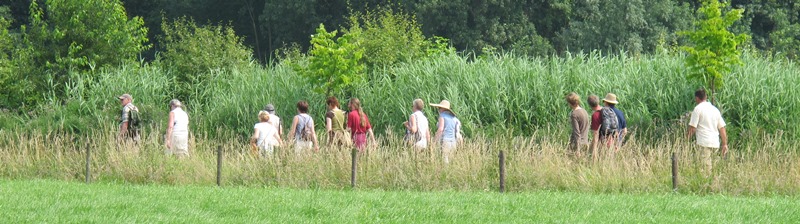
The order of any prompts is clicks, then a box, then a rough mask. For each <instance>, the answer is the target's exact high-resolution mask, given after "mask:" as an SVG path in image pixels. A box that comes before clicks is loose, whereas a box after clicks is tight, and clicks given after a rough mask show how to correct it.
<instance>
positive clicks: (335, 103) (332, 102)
mask: <svg viewBox="0 0 800 224" xmlns="http://www.w3.org/2000/svg"><path fill="white" fill-rule="evenodd" d="M325 103H326V104H328V109H331V110H333V109H334V108H337V107H339V100H338V99H336V97H335V96H330V97H328V100H326V101H325Z"/></svg>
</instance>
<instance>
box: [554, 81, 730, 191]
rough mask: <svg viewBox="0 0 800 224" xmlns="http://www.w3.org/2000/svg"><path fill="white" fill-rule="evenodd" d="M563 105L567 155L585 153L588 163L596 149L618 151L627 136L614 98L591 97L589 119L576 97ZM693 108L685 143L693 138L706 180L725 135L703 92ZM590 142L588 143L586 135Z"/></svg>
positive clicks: (723, 151) (718, 114)
mask: <svg viewBox="0 0 800 224" xmlns="http://www.w3.org/2000/svg"><path fill="white" fill-rule="evenodd" d="M566 101H567V103H568V104H569V105H570V107H571V108H572V112H571V113H570V116H569V117H570V125H571V127H572V132H571V134H570V138H569V139H570V140H569V152H570V154H571V155H573V156H575V157H581V156H582V154H583V153H584V152H585V151H588V152H589V154H591V156H592V159H593V160H595V159H597V157H598V155H599V154H600V152H599V150H600V149H605V150H606V154H613V153H615V152H618V151H619V148H620V147H621V146H622V144H623V143H624V139H625V135H626V134H627V133H628V128H627V121H626V119H625V114H624V113H623V112H622V111H620V110H619V109H617V108H616V105H617V104H619V101H617V96H616V95H615V94H613V93H608V94H606V97H605V98H603V99H602V105H603V106H601V105H600V99H599V98H598V97H597V96H595V95H590V96H589V97H588V98H587V103H588V104H589V107H590V109H591V110H592V111H593V112H592V115H591V117H589V114H588V113H587V112H586V110H585V109H583V108H581V106H580V105H581V103H580V96H579V95H578V94H576V93H574V92H573V93H569V94H567V96H566ZM694 101H695V104H696V106H695V108H694V110H692V113H691V118H690V120H689V128H688V131H687V134H686V138H687V139H691V138H692V137H695V138H696V151H698V152H699V153H697V154H698V155H699V160H700V161H701V163H702V164H701V165H702V173H703V174H704V175H705V176H706V177H710V176H711V175H712V167H713V159H712V154H713V153H714V152H716V151H718V150H719V152H720V154H721V155H722V156H725V155H726V154H727V153H728V135H727V132H726V130H725V126H726V123H725V120H724V119H723V118H722V113H721V112H720V111H719V109H718V108H717V107H715V106H714V105H712V104H711V103H709V102H708V96H707V95H706V91H705V90H704V89H698V90H697V91H695V92H694ZM590 132H591V133H592V141H591V142H590V141H589V133H590Z"/></svg>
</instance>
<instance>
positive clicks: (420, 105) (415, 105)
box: [411, 99, 425, 111]
mask: <svg viewBox="0 0 800 224" xmlns="http://www.w3.org/2000/svg"><path fill="white" fill-rule="evenodd" d="M411 108H412V109H413V110H414V111H422V109H424V108H425V102H422V99H415V100H414V102H411Z"/></svg>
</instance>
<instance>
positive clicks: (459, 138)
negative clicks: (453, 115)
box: [456, 120, 464, 145]
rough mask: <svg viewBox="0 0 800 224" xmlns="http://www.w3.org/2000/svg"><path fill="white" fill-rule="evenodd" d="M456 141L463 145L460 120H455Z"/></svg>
mask: <svg viewBox="0 0 800 224" xmlns="http://www.w3.org/2000/svg"><path fill="white" fill-rule="evenodd" d="M456 141H457V142H458V144H459V145H464V135H463V134H462V133H461V120H456Z"/></svg>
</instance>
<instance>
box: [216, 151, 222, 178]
mask: <svg viewBox="0 0 800 224" xmlns="http://www.w3.org/2000/svg"><path fill="white" fill-rule="evenodd" d="M217 186H222V146H221V145H220V146H217Z"/></svg>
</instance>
